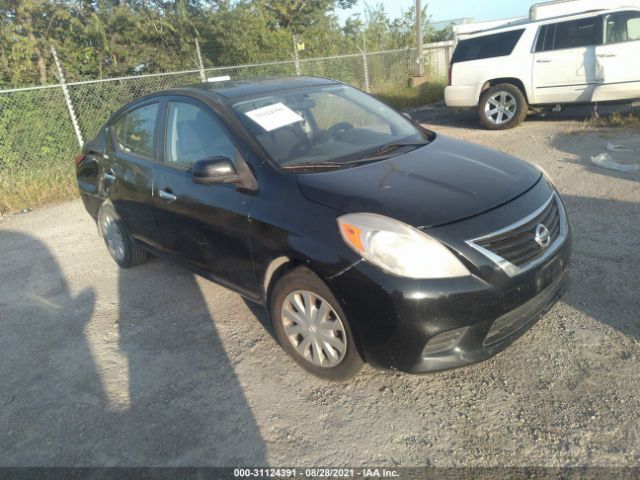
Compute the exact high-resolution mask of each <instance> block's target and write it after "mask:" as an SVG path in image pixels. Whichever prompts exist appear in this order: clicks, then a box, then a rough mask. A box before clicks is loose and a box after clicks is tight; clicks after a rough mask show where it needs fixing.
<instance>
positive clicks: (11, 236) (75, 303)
mask: <svg viewBox="0 0 640 480" xmlns="http://www.w3.org/2000/svg"><path fill="white" fill-rule="evenodd" d="M0 246H1V248H2V251H3V254H4V255H7V257H5V258H6V261H5V260H3V264H4V265H3V268H4V267H7V266H8V268H7V269H6V270H5V271H3V274H2V275H3V287H2V289H1V291H0V328H1V334H0V378H1V379H2V388H1V389H0V405H2V408H1V410H0V432H2V434H1V435H0V452H1V453H0V464H2V465H3V466H10V465H18V466H25V465H38V466H53V465H58V466H77V465H89V466H90V465H99V466H109V465H118V466H132V465H138V466H150V465H198V466H201V465H203V466H204V465H262V464H265V463H266V459H265V446H264V442H263V440H262V438H261V436H260V432H259V431H258V427H257V425H256V422H255V420H254V417H253V415H252V412H251V408H250V406H249V405H248V403H247V400H246V399H245V396H244V394H243V390H242V387H241V385H240V384H239V382H238V380H237V378H236V376H235V374H234V369H233V367H232V365H231V363H230V361H229V358H228V357H227V354H226V353H225V350H224V347H223V345H222V343H221V341H220V338H219V337H218V334H217V332H216V329H215V325H214V319H213V318H211V316H210V313H209V309H208V307H207V304H206V302H205V301H204V298H203V297H202V294H201V293H200V289H199V287H198V285H197V283H196V282H195V279H194V277H193V275H192V274H190V273H188V272H185V271H183V270H181V269H179V268H178V267H174V266H173V265H171V264H168V263H166V262H161V261H153V262H150V263H148V264H146V265H143V266H141V267H139V268H136V269H132V270H120V272H119V279H118V295H119V297H118V298H113V299H111V300H107V301H106V302H105V301H104V300H102V302H103V303H102V304H99V305H96V294H95V292H93V291H91V290H85V291H82V292H81V293H79V294H77V295H74V294H72V293H71V291H70V289H69V285H68V283H67V280H66V279H65V278H64V275H63V273H62V271H61V269H60V267H59V265H58V263H57V261H56V260H55V258H54V256H53V255H52V253H51V252H50V251H49V250H48V248H47V247H46V246H45V245H44V244H43V243H41V242H40V241H39V240H37V239H35V238H33V237H31V236H28V235H25V234H22V233H15V232H7V231H2V232H0ZM18 250H21V251H28V252H32V254H31V256H30V257H29V262H28V263H25V261H24V258H25V256H24V255H19V254H18ZM19 258H22V259H23V260H22V261H20V260H16V259H19ZM83 261H84V260H83ZM7 264H8V265H7ZM9 279H13V281H12V280H9ZM111 311H113V313H114V314H115V316H114V315H110V312H111ZM114 317H115V318H117V319H118V324H117V327H116V326H114V325H113V320H114ZM109 332H112V333H113V335H110V333H109ZM98 359H100V360H101V361H99V362H98V361H97V360H98Z"/></svg>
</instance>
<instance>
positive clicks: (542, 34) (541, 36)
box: [534, 25, 549, 52]
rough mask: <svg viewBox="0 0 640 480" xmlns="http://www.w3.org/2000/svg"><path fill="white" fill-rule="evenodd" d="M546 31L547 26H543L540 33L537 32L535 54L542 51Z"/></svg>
mask: <svg viewBox="0 0 640 480" xmlns="http://www.w3.org/2000/svg"><path fill="white" fill-rule="evenodd" d="M547 30H549V25H543V26H541V27H540V31H538V39H537V40H536V48H535V50H534V51H535V52H543V51H544V41H545V39H546V37H547Z"/></svg>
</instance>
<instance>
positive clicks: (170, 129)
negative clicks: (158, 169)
mask: <svg viewBox="0 0 640 480" xmlns="http://www.w3.org/2000/svg"><path fill="white" fill-rule="evenodd" d="M168 113H169V114H168V117H167V140H166V152H165V161H166V162H167V163H170V164H175V165H180V166H184V167H191V166H193V164H194V163H196V162H197V161H198V160H202V159H204V158H209V157H217V156H222V157H227V158H229V159H231V160H232V161H234V159H235V151H236V148H235V145H234V144H233V142H232V141H231V139H230V136H229V133H228V131H227V129H226V128H225V126H224V125H223V124H222V122H221V121H220V120H219V119H218V118H217V117H216V116H215V115H214V114H213V112H211V111H209V110H208V109H205V108H202V107H199V106H196V105H193V104H191V103H186V102H169V109H168Z"/></svg>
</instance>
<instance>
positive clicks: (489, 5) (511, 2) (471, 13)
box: [338, 0, 539, 22]
mask: <svg viewBox="0 0 640 480" xmlns="http://www.w3.org/2000/svg"><path fill="white" fill-rule="evenodd" d="M537 1H539V0H422V4H423V5H424V4H425V3H426V4H427V14H428V15H429V16H430V18H431V20H432V21H434V22H437V21H441V20H451V19H456V18H464V17H467V18H473V19H475V20H478V21H481V20H498V19H503V18H511V17H524V16H526V15H528V13H529V7H530V6H531V5H533V4H534V3H537ZM367 3H369V5H371V6H374V5H376V4H377V3H382V4H383V5H384V9H385V11H386V12H387V15H389V17H390V18H397V17H399V16H400V12H402V10H406V9H407V8H409V7H410V6H411V5H414V4H415V1H414V0H367ZM364 5H365V0H358V4H357V5H356V6H355V8H352V9H349V10H338V17H339V18H340V21H341V22H344V20H345V19H346V18H347V17H348V16H349V15H350V14H354V13H362V12H364Z"/></svg>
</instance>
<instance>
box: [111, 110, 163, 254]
mask: <svg viewBox="0 0 640 480" xmlns="http://www.w3.org/2000/svg"><path fill="white" fill-rule="evenodd" d="M160 111H161V108H160V99H153V100H148V101H145V102H143V103H140V104H136V105H134V106H133V107H131V108H130V109H129V110H127V111H125V112H124V113H122V114H121V115H119V116H118V117H117V118H116V119H115V120H114V121H113V122H111V123H110V125H109V126H108V128H107V135H108V137H109V139H108V141H107V157H108V158H105V159H104V171H103V180H102V181H103V182H104V184H103V188H104V190H105V191H106V193H107V195H108V197H109V198H110V199H111V202H112V203H113V206H114V207H115V209H116V211H117V212H118V215H120V217H121V218H122V219H123V221H124V222H125V225H126V226H127V229H128V230H129V232H130V233H131V235H132V236H133V237H135V238H136V239H138V240H141V241H143V242H145V243H148V244H149V245H152V246H155V247H159V246H160V239H159V232H158V229H157V228H156V223H155V216H154V213H153V208H154V206H153V181H154V168H155V165H156V164H157V158H158V142H159V137H158V128H157V126H158V122H159V117H160Z"/></svg>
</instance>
